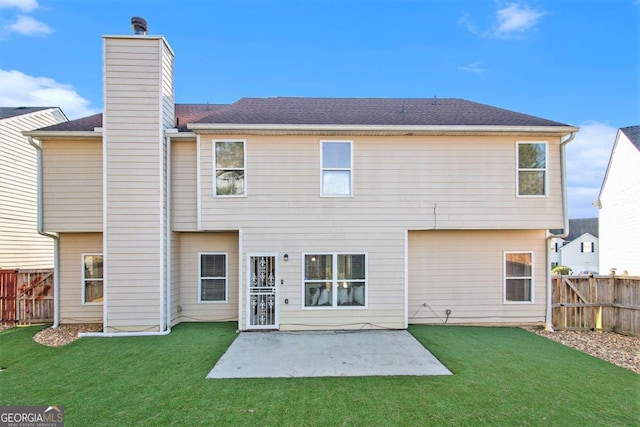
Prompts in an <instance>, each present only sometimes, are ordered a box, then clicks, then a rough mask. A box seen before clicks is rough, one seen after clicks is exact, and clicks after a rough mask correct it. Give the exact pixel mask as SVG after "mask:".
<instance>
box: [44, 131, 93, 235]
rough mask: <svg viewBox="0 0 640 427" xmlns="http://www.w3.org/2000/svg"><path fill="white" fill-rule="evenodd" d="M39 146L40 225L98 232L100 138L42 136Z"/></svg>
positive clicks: (54, 228)
mask: <svg viewBox="0 0 640 427" xmlns="http://www.w3.org/2000/svg"><path fill="white" fill-rule="evenodd" d="M42 146H43V154H42V172H43V185H44V195H43V196H44V197H43V199H44V200H43V208H44V212H43V217H44V229H45V230H46V231H51V232H57V233H64V232H102V213H103V211H102V196H103V193H102V143H101V141H100V139H98V138H96V139H81V140H73V141H68V140H56V139H46V140H44V141H43V143H42Z"/></svg>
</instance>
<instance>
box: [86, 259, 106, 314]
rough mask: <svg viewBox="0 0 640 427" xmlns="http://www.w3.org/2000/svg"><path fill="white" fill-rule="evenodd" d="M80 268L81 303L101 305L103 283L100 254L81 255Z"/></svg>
mask: <svg viewBox="0 0 640 427" xmlns="http://www.w3.org/2000/svg"><path fill="white" fill-rule="evenodd" d="M82 267H83V268H82V303H83V304H94V303H100V304H101V303H102V301H103V282H104V270H103V257H102V254H84V255H82Z"/></svg>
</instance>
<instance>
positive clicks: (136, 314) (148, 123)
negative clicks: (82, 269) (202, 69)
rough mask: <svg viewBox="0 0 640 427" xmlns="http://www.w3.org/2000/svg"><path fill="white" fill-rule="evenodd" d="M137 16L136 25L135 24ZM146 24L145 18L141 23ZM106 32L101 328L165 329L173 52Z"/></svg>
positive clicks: (146, 39) (149, 39)
mask: <svg viewBox="0 0 640 427" xmlns="http://www.w3.org/2000/svg"><path fill="white" fill-rule="evenodd" d="M134 21H135V24H134ZM143 24H144V25H143ZM132 26H133V28H134V31H136V34H137V35H130V36H104V65H103V69H104V85H105V86H104V119H103V162H104V165H103V166H104V172H103V173H104V177H103V180H104V217H103V221H104V224H103V237H104V239H103V241H104V249H103V250H104V258H105V273H104V274H105V301H104V327H105V332H111V333H117V332H163V331H165V330H166V328H167V323H168V322H167V319H166V298H165V297H166V289H167V278H166V272H165V267H166V260H167V256H166V254H167V247H166V246H167V241H166V225H167V213H166V212H167V188H166V176H167V159H166V153H167V150H166V148H167V147H166V142H165V138H164V131H165V129H166V128H168V127H172V126H173V120H174V93H173V57H174V55H173V52H172V50H171V48H170V47H169V45H168V44H167V42H166V40H165V39H164V38H163V37H159V36H148V35H146V21H144V20H143V19H141V18H134V19H132Z"/></svg>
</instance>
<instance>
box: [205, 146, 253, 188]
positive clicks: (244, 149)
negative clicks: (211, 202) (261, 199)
mask: <svg viewBox="0 0 640 427" xmlns="http://www.w3.org/2000/svg"><path fill="white" fill-rule="evenodd" d="M218 142H242V153H243V154H244V156H243V159H242V160H243V165H242V168H224V169H221V170H238V171H239V170H241V171H244V188H243V190H242V194H218V182H217V181H218V175H217V172H218V167H217V166H216V165H217V161H216V143H218ZM211 153H212V154H211V156H212V159H213V163H212V165H211V168H212V170H213V189H212V191H213V197H221V198H242V197H247V187H248V186H247V175H248V174H247V140H246V139H240V138H238V139H214V140H213V141H212V143H211Z"/></svg>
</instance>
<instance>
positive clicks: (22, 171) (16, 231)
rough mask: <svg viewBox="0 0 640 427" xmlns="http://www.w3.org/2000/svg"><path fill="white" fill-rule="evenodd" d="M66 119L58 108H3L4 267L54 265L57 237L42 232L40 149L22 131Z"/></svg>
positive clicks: (0, 206) (0, 191) (0, 244)
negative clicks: (52, 237)
mask: <svg viewBox="0 0 640 427" xmlns="http://www.w3.org/2000/svg"><path fill="white" fill-rule="evenodd" d="M66 120H67V118H66V117H65V115H64V114H63V113H62V111H61V110H60V109H59V108H55V107H0V269H41V268H52V267H53V240H51V238H49V237H45V236H41V235H40V234H38V227H37V223H38V207H37V185H36V182H37V164H36V151H35V150H34V149H33V147H31V146H30V145H29V142H28V140H27V138H26V137H25V136H23V135H22V132H23V131H29V130H33V129H38V128H42V127H44V126H50V125H54V124H56V123H61V122H65V121H66Z"/></svg>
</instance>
